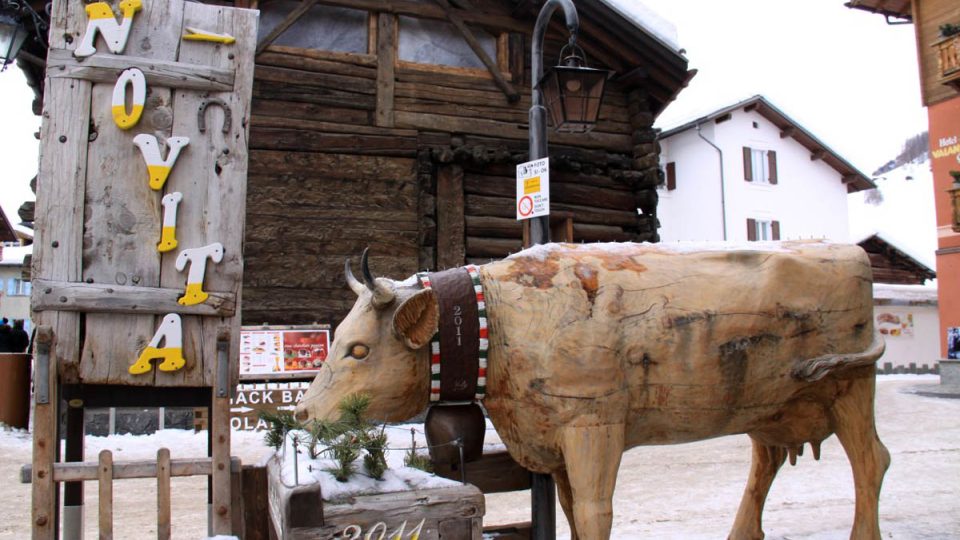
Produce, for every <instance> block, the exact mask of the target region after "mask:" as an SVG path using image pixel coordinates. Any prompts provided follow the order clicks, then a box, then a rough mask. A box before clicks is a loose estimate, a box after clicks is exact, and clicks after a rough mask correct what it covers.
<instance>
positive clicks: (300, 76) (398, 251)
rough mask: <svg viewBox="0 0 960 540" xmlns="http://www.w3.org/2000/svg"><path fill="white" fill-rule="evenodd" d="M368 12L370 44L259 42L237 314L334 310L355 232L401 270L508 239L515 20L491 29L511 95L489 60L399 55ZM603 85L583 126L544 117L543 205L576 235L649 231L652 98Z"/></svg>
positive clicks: (346, 302)
mask: <svg viewBox="0 0 960 540" xmlns="http://www.w3.org/2000/svg"><path fill="white" fill-rule="evenodd" d="M488 4H491V5H493V4H495V3H494V2H488ZM262 7H263V6H262ZM371 17H372V19H371V21H372V22H371V25H370V28H371V32H372V33H371V36H370V43H371V54H346V53H334V52H325V51H317V50H307V49H297V48H291V47H279V46H270V47H268V48H267V49H266V50H265V52H263V53H262V54H260V55H259V56H258V58H257V66H256V73H255V83H254V102H253V116H252V118H251V122H252V125H251V137H250V154H251V158H250V175H249V187H248V203H247V224H246V252H245V261H246V269H245V274H244V275H245V283H244V292H243V300H244V317H245V322H246V323H247V324H261V323H270V324H305V323H312V322H328V323H331V324H333V325H334V326H335V325H337V324H338V323H339V322H340V321H341V320H342V319H343V317H344V316H345V315H346V313H347V311H348V310H349V308H350V307H351V306H352V304H353V302H354V299H355V297H354V295H353V293H352V292H350V290H349V289H348V288H347V287H346V285H345V281H344V278H343V263H344V259H345V258H347V257H356V256H358V255H359V254H360V252H361V251H362V250H363V248H365V247H370V249H371V267H372V269H373V271H374V273H375V274H377V275H384V276H389V277H393V278H400V279H402V278H405V277H407V276H409V275H410V274H412V273H414V272H416V271H417V270H421V269H431V270H432V269H441V268H449V267H453V266H458V265H462V264H464V263H466V262H485V261H487V260H490V259H496V258H501V257H504V256H506V255H507V254H509V253H511V252H515V251H518V250H519V249H520V247H521V235H522V232H521V225H520V223H519V222H517V221H516V220H515V209H514V204H515V201H514V198H515V189H516V188H515V180H514V176H515V167H516V165H517V164H518V163H521V162H523V161H526V160H527V117H528V110H529V106H530V97H529V78H530V74H529V65H528V62H529V56H530V50H529V47H530V44H529V36H527V35H524V34H521V33H518V32H517V31H516V30H515V29H510V28H507V29H504V30H502V31H501V40H500V41H501V43H502V44H507V45H508V47H507V48H506V49H503V50H502V51H501V53H502V54H500V55H499V58H498V63H499V64H500V66H501V68H502V71H503V73H504V77H505V78H506V80H508V81H509V83H510V84H511V85H512V86H513V88H515V89H516V90H517V91H518V92H519V93H520V99H519V100H518V101H516V102H513V103H511V102H510V100H508V98H507V96H506V94H505V92H504V91H503V90H502V89H501V87H500V86H498V84H497V83H496V82H495V81H494V80H493V77H491V76H490V74H489V73H482V72H481V73H477V70H472V71H471V70H458V69H457V68H442V69H438V68H436V67H435V66H424V65H412V64H408V63H405V62H397V61H396V59H395V58H394V57H393V55H391V54H389V53H387V52H385V50H388V49H389V43H390V41H389V40H390V39H395V35H390V32H391V29H392V31H393V32H395V31H396V30H395V28H394V27H392V26H391V20H392V18H393V17H394V15H392V14H389V13H380V14H376V13H372V14H371ZM531 28H532V23H531ZM384 32H386V34H384ZM555 33H557V35H558V36H559V35H560V31H557V32H555ZM384 36H386V37H384ZM378 37H380V38H382V39H378ZM583 39H586V38H583ZM560 45H561V43H560V42H559V41H556V42H553V41H548V42H547V46H546V50H547V54H546V56H545V58H548V59H551V60H549V61H550V62H552V59H554V58H556V56H557V54H558V51H559V47H560ZM378 51H379V53H378ZM381 58H382V59H384V60H385V61H387V62H390V64H389V65H385V64H382V63H381ZM594 65H596V64H594ZM484 75H486V76H484ZM385 79H386V80H385ZM608 88H609V89H608V92H607V94H606V96H605V98H604V104H603V107H602V109H601V115H600V122H599V123H598V125H597V127H596V129H594V130H593V131H592V132H591V133H588V134H557V133H554V132H553V131H552V130H551V133H550V135H549V137H550V155H551V180H552V182H551V192H552V193H551V198H552V211H553V213H554V214H555V215H558V216H561V217H571V218H572V219H573V231H574V241H578V242H579V241H585V242H595V241H657V240H658V236H657V232H656V230H657V220H656V204H657V195H656V190H655V186H656V184H657V182H658V181H659V171H658V161H659V146H658V144H657V143H656V135H657V133H656V131H655V130H654V129H653V128H652V127H651V126H652V123H653V120H654V113H653V112H651V106H650V104H649V103H648V100H647V93H646V90H645V89H644V88H643V87H642V86H636V85H633V86H631V87H629V88H628V87H626V86H624V85H623V84H618V83H611V84H610V85H609V86H608ZM638 208H639V209H640V210H641V211H642V213H638V211H637V209H638ZM356 260H357V259H356V258H355V259H354V261H356Z"/></svg>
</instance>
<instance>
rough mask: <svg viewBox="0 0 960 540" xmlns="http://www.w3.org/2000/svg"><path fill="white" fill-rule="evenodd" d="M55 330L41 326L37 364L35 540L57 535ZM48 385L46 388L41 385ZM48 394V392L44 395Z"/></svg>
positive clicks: (34, 435)
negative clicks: (54, 467) (54, 466)
mask: <svg viewBox="0 0 960 540" xmlns="http://www.w3.org/2000/svg"><path fill="white" fill-rule="evenodd" d="M52 341H53V333H52V332H51V330H50V327H49V326H40V327H39V328H38V329H37V337H36V352H35V356H36V364H35V366H34V369H35V374H34V381H36V384H37V385H38V388H37V390H36V392H35V394H34V396H35V399H36V405H35V408H34V413H33V474H32V475H31V480H30V481H31V482H32V483H33V490H32V491H33V510H32V514H31V519H32V522H33V538H34V540H39V539H49V540H53V539H54V538H56V492H57V489H56V483H54V480H53V464H54V462H55V461H56V459H57V458H56V449H57V403H58V401H59V394H58V392H57V369H56V366H55V365H54V357H53V355H52V354H51V352H52V343H51V342H52ZM40 385H44V386H45V389H41V388H40ZM44 394H45V395H44Z"/></svg>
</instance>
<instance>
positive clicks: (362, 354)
mask: <svg viewBox="0 0 960 540" xmlns="http://www.w3.org/2000/svg"><path fill="white" fill-rule="evenodd" d="M368 354H370V347H367V346H366V345H361V344H359V343H357V344H356V345H354V346H353V347H350V356H352V357H354V358H356V359H357V360H363V359H364V358H366V357H367V355H368Z"/></svg>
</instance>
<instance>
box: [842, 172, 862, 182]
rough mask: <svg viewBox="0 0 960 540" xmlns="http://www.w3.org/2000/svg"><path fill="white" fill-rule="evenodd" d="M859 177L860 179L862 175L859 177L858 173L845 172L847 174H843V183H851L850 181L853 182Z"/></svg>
mask: <svg viewBox="0 0 960 540" xmlns="http://www.w3.org/2000/svg"><path fill="white" fill-rule="evenodd" d="M859 179H860V177H859V176H858V175H856V174H845V175H843V183H844V184H850V183H852V182H856V181H857V180H859Z"/></svg>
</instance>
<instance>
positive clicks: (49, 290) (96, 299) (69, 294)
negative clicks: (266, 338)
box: [33, 279, 237, 317]
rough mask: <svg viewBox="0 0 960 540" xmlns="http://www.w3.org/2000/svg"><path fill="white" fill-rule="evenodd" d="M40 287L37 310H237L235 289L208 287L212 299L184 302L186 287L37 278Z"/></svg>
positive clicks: (228, 313)
mask: <svg viewBox="0 0 960 540" xmlns="http://www.w3.org/2000/svg"><path fill="white" fill-rule="evenodd" d="M33 286H34V287H35V288H37V289H39V294H38V295H37V301H36V302H35V303H34V305H33V310H34V311H37V312H40V311H46V310H57V311H79V312H93V313H132V314H165V313H181V314H186V315H208V316H220V317H229V316H232V315H233V314H234V313H236V307H237V299H236V295H235V294H233V293H222V292H215V291H208V292H209V293H210V299H209V300H207V301H206V302H204V303H203V304H198V305H195V306H183V305H180V304H179V303H178V302H177V299H178V298H179V297H181V296H183V289H182V288H177V289H162V288H157V287H131V286H121V285H101V284H99V283H82V282H79V283H69V282H65V281H50V280H45V279H38V280H34V282H33Z"/></svg>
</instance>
